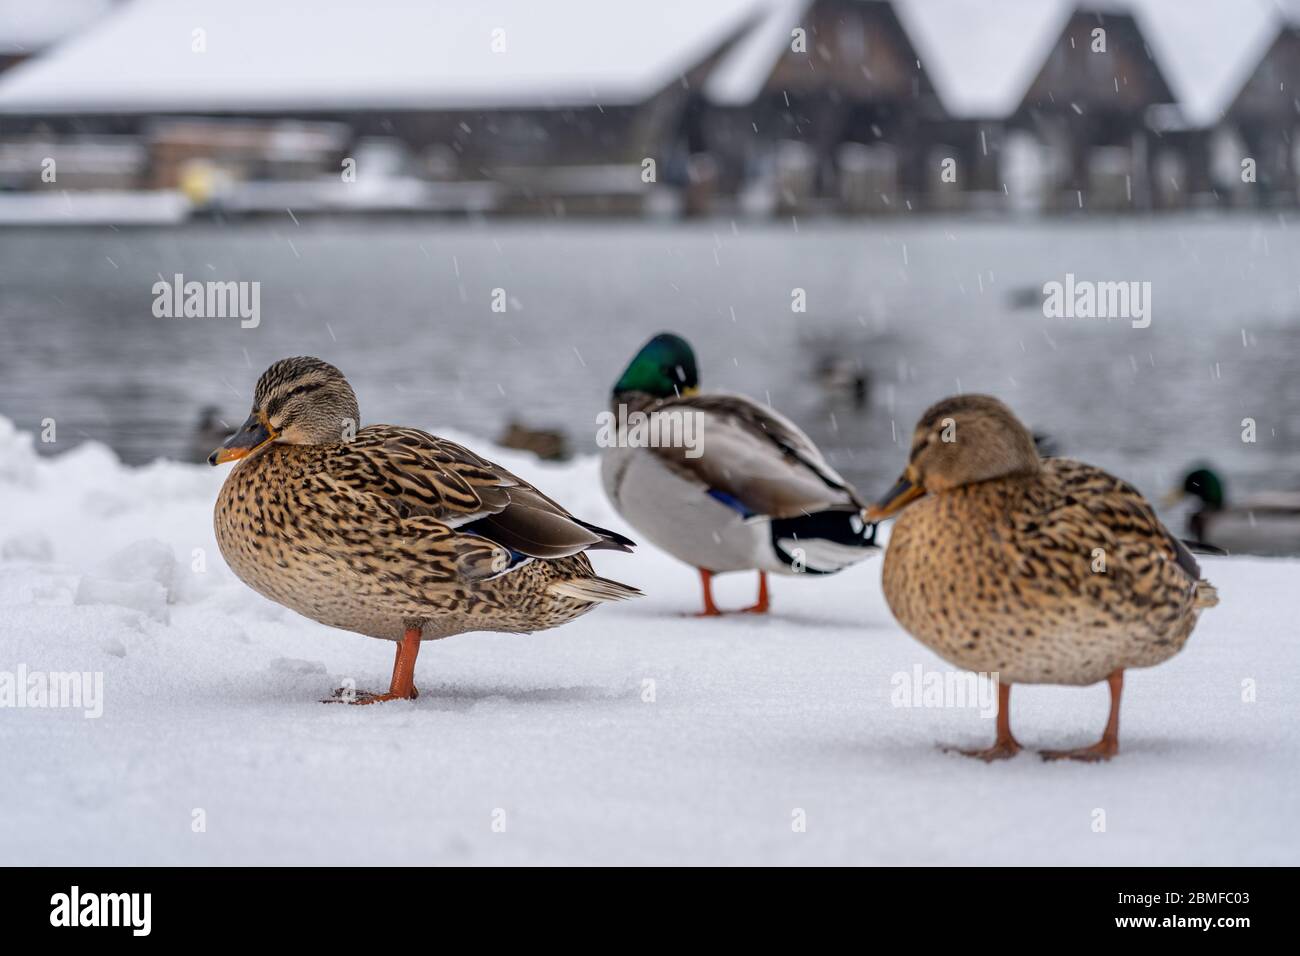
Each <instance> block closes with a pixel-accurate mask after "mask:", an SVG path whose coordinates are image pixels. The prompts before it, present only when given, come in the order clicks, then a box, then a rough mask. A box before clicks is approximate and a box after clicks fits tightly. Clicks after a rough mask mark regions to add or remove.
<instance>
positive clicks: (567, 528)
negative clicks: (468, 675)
mask: <svg viewBox="0 0 1300 956" xmlns="http://www.w3.org/2000/svg"><path fill="white" fill-rule="evenodd" d="M358 422H359V414H358V411H357V399H356V396H355V395H354V394H353V392H352V388H351V386H349V385H348V383H347V380H346V379H345V378H344V377H343V375H342V373H341V372H339V370H338V369H336V368H335V367H334V366H333V365H330V364H328V363H326V362H322V361H321V360H320V359H315V358H306V357H302V358H290V359H283V360H282V361H279V362H276V363H275V364H274V365H272V366H271V367H270V368H268V369H267V370H266V371H265V372H264V373H263V374H262V377H261V378H260V379H259V380H258V382H257V389H256V391H255V392H254V394H253V413H252V414H251V415H249V416H248V420H247V421H246V422H244V424H243V425H242V426H241V427H240V429H239V431H238V432H236V433H235V435H233V436H232V437H231V438H230V439H229V440H228V441H227V442H226V443H225V444H224V445H222V446H221V447H220V448H218V449H217V450H216V451H214V452H213V453H212V455H211V457H210V458H209V459H208V460H209V461H210V462H211V463H212V464H214V465H217V464H221V463H222V462H227V461H233V460H235V459H242V460H241V461H240V463H239V464H238V465H237V466H236V467H235V468H234V470H233V471H231V473H230V476H229V477H228V478H227V479H226V483H225V484H224V485H223V486H222V489H221V494H220V496H218V498H217V505H216V515H215V524H216V531H217V542H218V544H219V545H220V547H221V553H222V555H223V556H224V557H225V559H226V562H227V563H228V564H229V565H230V567H231V569H232V570H233V571H234V572H235V574H237V575H238V576H239V578H240V579H241V580H242V581H243V582H244V583H245V584H247V585H248V586H249V587H251V588H253V590H255V591H257V592H259V593H261V594H263V595H265V596H266V597H268V598H270V599H271V600H272V601H276V602H278V603H280V604H283V605H284V606H285V607H288V608H291V609H292V610H295V611H297V612H298V613H299V614H302V615H304V616H306V617H309V618H311V619H312V620H315V621H319V622H321V623H322V624H328V625H330V626H331V627H339V628H343V629H345V630H349V631H356V632H357V633H359V634H365V635H367V636H368V637H376V638H382V639H384V640H389V641H396V642H397V659H396V662H395V663H394V665H393V679H392V684H391V686H390V687H389V689H388V693H386V694H363V695H360V696H359V697H358V698H357V700H356V702H357V703H372V702H374V701H383V700H394V699H399V698H411V697H415V696H416V694H417V691H416V689H415V683H414V672H415V658H416V654H417V653H418V652H419V649H420V641H422V640H436V639H437V638H441V637H448V636H450V635H452V634H460V633H463V632H465V631H509V632H514V633H527V632H529V631H537V630H542V629H544V628H548V627H556V626H557V625H560V624H564V623H566V622H568V621H571V620H572V619H573V618H575V617H578V616H579V615H581V614H585V613H586V612H587V611H590V610H591V609H592V608H593V607H595V606H596V605H597V604H598V603H600V602H601V601H615V600H620V599H622V598H626V597H631V596H633V595H637V594H639V593H640V592H639V591H637V590H636V589H635V588H630V587H628V586H626V585H624V584H618V583H617V582H614V581H608V580H606V579H604V578H600V577H597V576H596V575H595V573H594V572H593V571H592V567H591V562H590V561H588V560H587V557H586V555H585V554H583V553H582V552H584V551H588V550H597V549H600V548H612V549H615V550H619V551H630V550H631V545H632V542H631V541H629V540H628V539H627V538H624V537H623V536H622V535H618V534H615V533H613V532H612V531H606V530H604V529H603V528H598V527H596V526H595V525H591V524H588V523H587V522H585V521H581V520H579V519H577V518H575V517H573V515H571V514H569V512H567V511H565V510H564V509H563V508H562V507H560V505H558V504H556V503H555V502H554V501H552V500H551V499H550V498H548V497H546V496H545V495H544V494H542V493H541V492H540V491H538V490H537V489H536V488H534V487H533V486H532V485H530V484H528V483H527V482H526V481H524V480H523V479H521V478H517V477H515V476H514V475H512V474H510V472H508V471H506V470H505V469H504V468H501V467H499V466H498V465H495V464H493V463H492V462H490V461H488V460H487V459H485V458H480V457H479V456H478V455H476V454H474V453H473V452H472V451H470V450H469V449H467V448H462V447H461V446H460V445H457V444H454V443H452V442H449V441H447V440H445V439H442V438H438V437H436V436H434V435H429V434H426V433H425V432H422V431H419V430H418V429H414V428H399V427H397V426H394V425H370V426H369V427H366V428H362V429H360V430H359V431H358V430H357V425H358Z"/></svg>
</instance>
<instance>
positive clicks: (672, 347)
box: [614, 332, 700, 398]
mask: <svg viewBox="0 0 1300 956" xmlns="http://www.w3.org/2000/svg"><path fill="white" fill-rule="evenodd" d="M699 387H700V373H699V370H698V369H697V368H696V365H695V350H694V349H692V348H691V346H690V343H689V342H687V341H686V340H685V339H684V338H682V337H681V336H680V335H673V334H672V333H671V332H661V333H660V334H659V335H656V336H655V337H654V338H652V339H651V340H650V341H649V342H647V343H646V344H645V345H643V346H641V351H640V352H637V353H636V357H635V358H634V359H632V361H631V363H630V364H629V365H628V367H627V368H626V369H625V370H624V372H623V375H622V377H621V378H619V380H618V382H616V383H615V385H614V394H615V395H625V394H627V393H628V392H643V393H644V394H646V395H652V396H654V397H655V398H674V397H676V396H678V395H690V394H693V393H694V392H696V391H698V390H699Z"/></svg>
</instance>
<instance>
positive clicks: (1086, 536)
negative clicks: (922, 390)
mask: <svg viewBox="0 0 1300 956" xmlns="http://www.w3.org/2000/svg"><path fill="white" fill-rule="evenodd" d="M905 508H906V510H903V509H905ZM899 512H901V514H899V518H898V521H897V523H896V524H895V526H894V529H893V532H892V533H891V535H890V538H889V548H888V550H887V552H886V554H885V567H884V590H885V598H886V600H887V601H888V602H889V608H890V610H891V611H893V613H894V616H895V617H897V618H898V621H899V623H900V624H902V625H903V627H904V628H906V629H907V630H908V631H909V632H910V633H911V634H912V635H913V636H914V637H916V638H917V640H919V641H920V642H921V643H922V644H925V645H926V646H927V647H929V648H930V649H931V650H933V651H934V652H935V653H937V654H939V656H941V657H943V658H944V659H945V660H947V661H949V662H950V663H952V664H954V665H956V666H958V667H962V668H966V669H969V670H973V671H979V672H983V673H990V674H995V675H997V678H998V694H999V708H998V728H997V740H996V742H995V743H994V745H993V746H992V747H991V748H989V749H987V750H976V751H963V753H966V754H968V755H970V756H976V757H981V758H983V759H985V760H994V759H998V758H1003V757H1011V756H1014V755H1015V754H1016V753H1017V752H1018V751H1019V750H1020V744H1019V743H1017V742H1016V739H1015V738H1014V737H1013V736H1012V735H1011V726H1010V709H1009V708H1010V693H1011V685H1012V684H1074V685H1082V684H1094V683H1097V682H1099V681H1101V680H1106V681H1108V682H1109V684H1110V693H1111V705H1110V719H1109V721H1108V722H1107V724H1106V732H1105V734H1104V735H1103V736H1102V738H1101V740H1100V741H1099V742H1098V743H1096V744H1094V745H1092V746H1090V747H1082V748H1079V749H1076V750H1050V751H1044V752H1043V756H1044V758H1046V759H1057V758H1061V757H1068V758H1072V759H1075V760H1105V759H1108V758H1110V757H1111V756H1113V755H1114V754H1116V753H1117V752H1118V750H1119V702H1120V693H1121V690H1122V688H1123V675H1124V670H1125V669H1126V668H1129V667H1150V666H1151V665H1153V664H1159V663H1160V662H1161V661H1164V660H1167V659H1168V658H1170V657H1172V656H1173V655H1174V654H1176V653H1178V651H1179V650H1180V649H1181V648H1182V646H1183V644H1185V643H1186V641H1187V638H1188V636H1189V635H1190V634H1191V633H1192V628H1193V627H1194V626H1195V625H1196V619H1197V617H1198V616H1199V615H1200V612H1201V609H1202V608H1207V607H1213V606H1214V605H1215V604H1217V603H1218V596H1217V595H1216V593H1215V590H1214V588H1213V587H1212V586H1211V585H1210V584H1209V582H1207V581H1204V580H1202V579H1201V574H1200V568H1199V567H1197V564H1196V561H1195V560H1194V559H1193V558H1192V555H1191V553H1190V552H1189V551H1188V550H1187V549H1186V548H1185V547H1184V546H1183V545H1182V544H1181V543H1180V542H1179V541H1178V540H1177V539H1176V538H1174V537H1173V536H1172V535H1170V533H1169V532H1168V531H1166V530H1165V528H1164V526H1163V525H1161V523H1160V521H1159V520H1158V519H1157V518H1156V516H1155V513H1154V512H1153V511H1152V510H1151V506H1150V505H1149V504H1147V502H1146V500H1145V499H1144V498H1143V497H1142V496H1141V495H1140V494H1138V492H1137V491H1136V490H1134V489H1133V488H1132V487H1131V486H1129V485H1128V484H1126V483H1125V482H1123V481H1121V480H1119V479H1118V478H1114V477H1112V476H1111V475H1108V474H1107V473H1106V472H1104V471H1102V470H1101V469H1100V468H1094V467H1093V466H1092V465H1086V464H1083V463H1082V462H1078V461H1070V460H1068V459H1064V458H1048V459H1041V460H1040V459H1039V457H1038V454H1037V453H1036V452H1035V450H1034V442H1033V438H1032V437H1031V436H1030V434H1029V432H1028V431H1027V430H1026V429H1025V427H1024V426H1023V425H1022V424H1021V423H1020V422H1019V421H1018V420H1017V419H1016V417H1015V415H1013V414H1012V412H1011V410H1010V409H1009V408H1007V407H1006V406H1005V405H1003V404H1002V403H1001V402H1000V401H998V400H997V399H995V398H990V397H988V396H985V395H962V396H958V397H956V398H949V399H945V400H944V401H942V402H939V403H938V404H937V405H934V406H933V407H932V408H930V410H929V411H927V412H926V413H925V414H924V415H923V416H922V417H921V421H920V422H919V423H918V424H917V426H916V431H915V432H914V433H913V436H912V452H911V456H910V459H909V461H908V464H907V469H906V470H905V471H904V472H903V476H902V478H900V479H899V481H898V483H897V484H896V485H895V486H894V487H893V488H892V489H891V490H890V491H889V493H888V494H887V495H885V497H884V498H883V499H882V500H881V501H880V502H879V503H877V504H876V505H874V506H872V508H871V510H870V511H869V512H868V517H870V518H872V519H874V520H881V519H883V518H886V517H888V516H890V515H893V514H896V513H899Z"/></svg>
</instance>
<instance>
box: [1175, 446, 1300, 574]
mask: <svg viewBox="0 0 1300 956" xmlns="http://www.w3.org/2000/svg"><path fill="white" fill-rule="evenodd" d="M1184 498H1195V499H1196V500H1198V501H1199V502H1200V507H1198V508H1197V509H1196V511H1194V512H1192V514H1190V515H1189V516H1188V518H1187V530H1188V533H1189V534H1191V536H1192V541H1193V542H1194V543H1195V544H1198V545H1202V546H1204V547H1206V548H1214V549H1219V550H1222V551H1226V552H1228V553H1230V554H1264V555H1275V556H1276V555H1294V554H1300V492H1296V491H1265V492H1259V493H1257V494H1253V495H1251V496H1250V497H1248V498H1245V499H1244V500H1242V501H1239V502H1229V501H1228V495H1227V490H1226V488H1225V487H1224V482H1223V479H1222V478H1220V477H1219V475H1218V474H1217V473H1216V472H1215V471H1214V470H1213V469H1211V468H1207V467H1204V466H1202V467H1198V468H1194V469H1193V470H1191V471H1189V472H1188V473H1187V475H1186V476H1185V477H1184V478H1183V484H1182V487H1181V488H1179V489H1177V490H1175V491H1173V492H1171V493H1170V494H1168V495H1166V496H1165V499H1164V502H1163V504H1164V505H1165V506H1166V507H1171V506H1173V505H1175V504H1177V503H1178V502H1179V501H1182V500H1183V499H1184Z"/></svg>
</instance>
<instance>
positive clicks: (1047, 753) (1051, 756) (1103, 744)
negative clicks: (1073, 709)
mask: <svg viewBox="0 0 1300 956" xmlns="http://www.w3.org/2000/svg"><path fill="white" fill-rule="evenodd" d="M1117 753H1119V741H1118V740H1106V739H1102V740H1099V741H1097V742H1096V743H1095V744H1093V745H1092V746H1090V747H1075V748H1073V749H1071V750H1040V751H1038V755H1039V756H1040V757H1042V758H1043V759H1044V760H1082V761H1084V762H1085V763H1101V762H1102V761H1103V760H1109V759H1110V758H1111V757H1113V756H1115V755H1116V754H1117Z"/></svg>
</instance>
